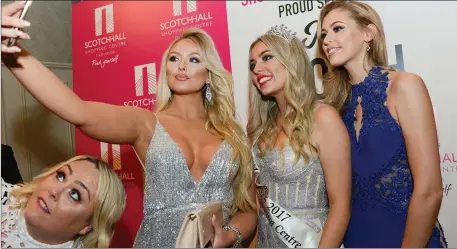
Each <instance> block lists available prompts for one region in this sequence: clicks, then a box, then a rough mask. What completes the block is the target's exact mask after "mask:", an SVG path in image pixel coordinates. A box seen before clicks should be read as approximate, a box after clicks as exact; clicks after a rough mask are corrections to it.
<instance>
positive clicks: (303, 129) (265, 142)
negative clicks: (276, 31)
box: [247, 34, 318, 162]
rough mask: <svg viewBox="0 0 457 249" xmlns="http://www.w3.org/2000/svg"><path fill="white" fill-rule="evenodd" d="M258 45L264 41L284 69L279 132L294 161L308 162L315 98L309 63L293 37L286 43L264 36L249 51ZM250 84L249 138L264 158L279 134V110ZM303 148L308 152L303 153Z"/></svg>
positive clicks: (273, 37)
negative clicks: (285, 137) (284, 137)
mask: <svg viewBox="0 0 457 249" xmlns="http://www.w3.org/2000/svg"><path fill="white" fill-rule="evenodd" d="M259 42H263V43H264V44H265V45H266V46H267V47H268V48H269V49H270V50H271V52H272V53H273V55H274V57H275V58H276V59H277V60H278V61H279V62H280V63H281V64H282V65H283V66H284V67H285V68H286V71H287V74H286V84H285V88H284V98H285V101H286V105H287V106H286V112H285V114H284V121H283V125H282V127H281V129H282V130H283V131H284V133H285V134H286V135H287V138H288V140H289V144H290V146H291V147H292V149H293V150H294V152H295V155H296V161H297V160H298V159H299V158H300V156H302V157H303V158H304V159H305V161H306V162H308V161H309V160H310V153H309V152H311V153H314V152H316V148H315V147H314V146H313V145H312V144H311V142H310V136H311V132H312V129H313V122H314V118H313V105H314V102H315V100H317V98H318V95H317V92H316V85H315V81H314V72H313V67H312V65H311V62H310V60H309V58H308V55H307V53H306V50H305V48H304V47H303V45H302V43H301V42H300V41H299V40H298V39H296V38H295V39H293V40H291V41H290V42H287V41H285V40H284V39H283V38H281V37H279V36H276V35H269V34H265V35H262V36H260V37H259V38H258V39H257V40H255V41H254V42H253V43H252V44H251V47H250V51H252V49H253V47H254V46H255V45H256V44H257V43H259ZM249 85H250V86H249V88H250V89H249V90H250V93H249V94H250V111H249V120H248V125H247V131H248V137H249V139H250V140H251V142H253V143H255V144H256V145H257V147H258V149H259V154H260V156H265V155H266V154H267V153H268V152H270V151H272V150H273V149H274V146H275V143H276V140H277V137H278V134H279V132H278V131H279V127H278V126H277V124H276V119H277V117H278V115H279V107H278V104H277V102H276V100H275V99H274V98H273V97H268V96H263V95H262V94H261V93H260V92H259V90H258V89H257V88H256V87H255V85H254V84H252V83H251V84H249ZM305 146H306V147H307V148H308V149H309V150H310V151H306V148H305Z"/></svg>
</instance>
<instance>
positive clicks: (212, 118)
mask: <svg viewBox="0 0 457 249" xmlns="http://www.w3.org/2000/svg"><path fill="white" fill-rule="evenodd" d="M183 39H189V40H191V41H193V42H194V44H195V45H196V46H197V47H198V49H199V52H200V55H201V58H202V62H203V63H204V65H205V66H206V68H207V69H208V78H209V81H210V82H211V93H212V96H213V97H212V101H211V103H208V102H207V101H203V102H204V105H205V109H206V115H207V119H206V124H205V127H206V129H207V130H208V131H210V132H211V133H213V134H215V135H217V136H220V137H221V138H222V139H224V140H226V141H227V142H228V143H229V144H231V145H232V148H233V153H232V154H233V158H232V162H233V163H238V165H239V170H238V173H237V174H236V176H235V178H234V181H233V188H234V203H235V205H233V206H232V210H231V214H232V215H234V214H235V213H236V212H237V211H238V210H241V211H246V210H252V209H255V204H254V202H253V200H251V199H250V198H249V194H248V189H249V187H250V186H251V184H252V180H253V166H252V156H251V152H250V148H249V146H248V141H247V137H246V135H245V133H244V132H243V129H242V128H241V126H240V125H239V124H238V123H237V122H236V120H235V104H234V100H233V79H232V76H231V74H230V73H229V72H228V71H227V70H226V69H225V68H224V67H223V65H222V61H221V59H220V57H219V54H218V52H217V50H216V46H215V45H214V42H213V40H212V39H211V37H210V36H209V35H208V34H207V33H206V32H204V31H203V30H201V29H197V28H190V29H187V30H185V31H184V32H183V33H182V34H181V35H180V36H179V37H178V39H176V40H175V41H173V42H172V43H171V44H170V46H169V47H168V49H167V50H166V51H165V53H164V55H163V58H162V64H161V68H160V76H159V87H158V93H157V102H158V103H157V111H163V110H165V109H167V108H168V107H169V106H170V105H171V103H172V101H173V95H172V94H171V90H170V88H169V87H168V82H167V75H166V65H167V60H168V56H169V53H170V49H171V47H172V46H173V45H174V44H176V43H177V42H178V41H180V40H183ZM202 96H203V95H202Z"/></svg>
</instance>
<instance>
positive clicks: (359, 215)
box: [343, 67, 447, 247]
mask: <svg viewBox="0 0 457 249" xmlns="http://www.w3.org/2000/svg"><path fill="white" fill-rule="evenodd" d="M387 76H388V73H387V72H384V71H382V69H381V68H380V67H373V68H372V69H371V70H370V72H369V74H368V76H367V77H366V78H365V79H364V81H363V82H361V83H359V84H356V85H353V86H352V96H351V98H350V100H349V101H348V104H347V106H346V109H345V113H344V114H343V121H344V123H345V125H346V127H347V129H348V132H349V136H350V140H351V154H352V155H351V158H352V215H351V220H350V223H349V227H348V230H347V233H346V236H345V239H344V246H345V247H400V246H401V243H402V239H403V235H404V232H405V226H406V217H407V214H408V206H409V202H410V200H411V196H412V193H413V179H412V175H411V171H410V167H409V164H408V158H407V153H406V144H405V140H404V137H403V133H402V130H401V128H400V126H399V125H398V124H397V122H396V121H395V120H394V118H393V117H392V116H391V115H390V113H389V111H388V109H387V106H386V105H385V103H386V101H387V93H386V90H387V87H388V78H387ZM360 98H361V103H360V104H361V107H362V116H363V118H362V127H361V129H360V132H359V137H357V135H356V130H355V123H354V122H355V121H356V119H355V112H356V108H357V105H358V103H359V102H358V101H359V99H360ZM446 246H447V243H446V241H445V238H444V234H443V229H442V228H441V225H440V223H439V222H438V221H437V222H436V226H435V228H434V230H433V234H432V236H431V238H430V242H429V244H428V247H446Z"/></svg>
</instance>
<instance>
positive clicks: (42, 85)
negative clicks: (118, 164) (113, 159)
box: [2, 48, 152, 145]
mask: <svg viewBox="0 0 457 249" xmlns="http://www.w3.org/2000/svg"><path fill="white" fill-rule="evenodd" d="M21 49H22V51H21V52H19V53H16V54H10V55H4V56H3V58H2V61H3V62H4V63H5V65H6V66H7V67H8V69H9V70H10V71H11V72H12V73H13V75H14V76H15V77H16V78H17V79H18V80H19V82H20V83H21V84H22V85H23V86H24V88H25V89H27V91H29V92H30V94H31V95H32V96H33V97H35V98H36V99H37V100H38V101H39V102H40V103H41V104H42V105H43V106H45V107H46V108H48V109H49V110H50V111H52V112H53V113H55V114H56V115H57V116H59V117H61V118H62V119H64V120H66V121H68V122H70V123H72V124H74V125H75V126H77V127H78V128H79V129H81V131H82V132H83V133H85V134H86V135H87V136H89V137H91V138H93V139H96V140H99V141H103V142H108V143H116V144H132V145H134V143H135V141H136V140H137V139H138V137H139V135H140V133H141V130H142V129H145V128H146V127H147V123H148V119H149V118H151V116H152V115H151V113H150V112H148V111H147V110H144V109H141V108H137V107H125V106H117V105H110V104H104V103H99V102H90V101H83V100H81V99H80V98H79V97H78V96H77V95H76V94H75V93H74V92H73V91H72V90H71V89H70V88H68V87H67V86H66V85H65V83H64V82H63V81H62V80H60V79H59V78H58V77H57V76H56V75H55V74H54V73H53V72H51V71H50V70H49V69H48V68H46V67H45V66H44V65H43V64H42V63H41V62H40V61H38V60H37V59H36V58H35V57H33V56H32V55H31V54H29V53H28V52H27V51H25V50H24V49H23V48H21Z"/></svg>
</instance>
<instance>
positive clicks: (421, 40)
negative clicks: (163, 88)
mask: <svg viewBox="0 0 457 249" xmlns="http://www.w3.org/2000/svg"><path fill="white" fill-rule="evenodd" d="M366 2H367V3H369V4H370V5H371V6H373V7H374V8H375V9H376V10H377V11H378V13H379V14H380V16H381V18H382V20H383V24H384V28H385V32H386V36H387V46H388V53H389V64H390V65H395V66H396V67H397V68H399V69H404V70H405V71H408V72H413V73H417V74H419V75H420V76H421V77H422V78H423V79H424V81H425V83H426V84H427V87H428V90H429V92H430V95H431V98H432V102H433V105H434V107H435V109H436V118H437V123H438V135H439V142H440V153H441V168H442V174H443V185H444V186H445V188H444V189H443V192H444V198H443V203H442V206H441V211H440V216H439V219H440V222H441V224H442V226H443V229H444V232H445V236H446V238H447V241H448V243H449V247H457V213H456V210H457V136H456V135H455V134H454V132H455V130H456V129H457V115H456V114H457V112H456V111H455V107H456V106H457V98H456V96H457V81H456V80H455V79H456V76H455V69H456V68H457V61H455V57H456V55H457V52H456V47H455V43H456V41H457V32H456V31H455V25H456V24H457V16H456V15H457V2H453V1H423V2H419V1H416V2H414V1H366ZM324 3H325V1H324V0H319V1H316V0H314V1H311V0H308V1H259V0H257V1H255V0H244V1H242V2H241V1H227V16H228V26H229V38H230V54H231V59H232V62H236V63H232V73H233V76H234V79H235V101H236V107H237V112H238V115H239V119H240V121H241V123H242V124H243V125H245V124H246V123H247V110H248V90H247V89H248V88H247V87H248V84H250V82H249V81H248V56H249V46H250V44H251V42H252V41H254V40H255V39H256V37H258V36H259V35H261V34H262V33H264V32H266V31H267V30H268V29H269V28H270V27H271V26H274V25H276V24H285V25H286V26H288V28H289V29H292V30H293V31H295V32H297V36H298V37H299V38H300V39H307V40H306V42H305V45H307V46H309V45H310V44H311V41H312V40H313V39H314V36H315V33H316V28H317V22H316V23H313V24H312V25H311V26H310V28H309V31H310V32H311V33H310V34H306V33H305V28H306V26H307V25H308V24H310V23H312V22H313V21H316V20H317V18H318V14H319V11H320V8H319V7H321V6H323V5H324ZM294 4H295V6H294ZM301 4H303V5H302V6H306V8H305V9H304V10H305V12H303V13H301V12H300V8H297V7H299V6H300V5H301ZM294 7H295V8H294ZM311 7H312V8H311ZM294 9H295V10H298V13H297V12H295V14H294V13H293V10H294ZM288 10H289V11H288ZM316 46H317V41H316V43H315V44H314V46H313V47H311V48H309V49H308V55H309V56H310V59H315V57H316V52H317V49H316ZM320 70H321V68H320V67H319V66H316V67H315V71H320ZM321 82H322V81H321V79H320V78H318V77H317V86H316V87H317V88H318V91H321V85H322V84H321Z"/></svg>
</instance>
